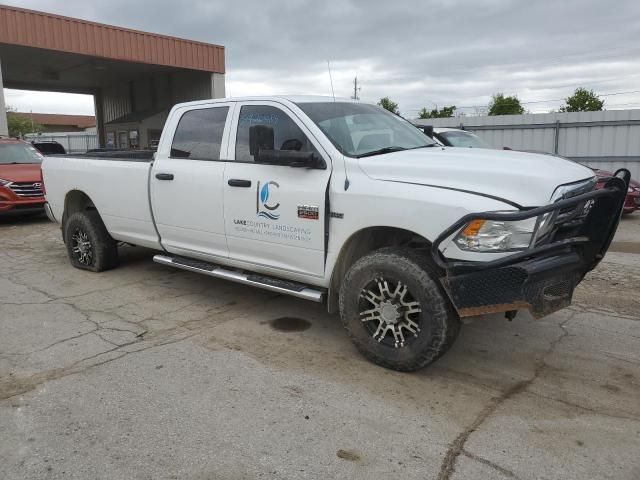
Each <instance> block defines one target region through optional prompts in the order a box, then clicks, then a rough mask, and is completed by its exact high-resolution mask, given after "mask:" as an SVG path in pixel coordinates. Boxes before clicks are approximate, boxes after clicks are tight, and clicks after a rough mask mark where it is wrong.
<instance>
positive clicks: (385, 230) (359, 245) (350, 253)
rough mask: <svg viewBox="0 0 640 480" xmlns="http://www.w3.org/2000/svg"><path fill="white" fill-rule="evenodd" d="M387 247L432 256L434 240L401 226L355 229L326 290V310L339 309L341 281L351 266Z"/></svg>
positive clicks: (344, 247)
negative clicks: (410, 250)
mask: <svg viewBox="0 0 640 480" xmlns="http://www.w3.org/2000/svg"><path fill="white" fill-rule="evenodd" d="M384 247H409V248H412V249H415V250H419V251H424V253H425V255H429V254H430V253H429V252H430V249H431V242H430V241H429V240H428V239H426V238H425V237H423V236H422V235H420V234H418V233H416V232H413V231H411V230H407V229H404V228H398V227H386V226H373V227H366V228H363V229H361V230H358V231H356V232H354V233H353V234H352V235H351V236H350V237H349V238H348V239H347V241H346V242H345V243H344V244H343V246H342V248H341V249H340V253H339V254H338V257H337V259H336V262H335V264H334V266H333V270H332V272H331V281H330V282H329V289H328V292H327V310H328V311H329V313H335V312H337V311H338V292H339V291H340V284H341V283H342V280H343V278H344V276H345V274H346V273H347V271H348V270H349V268H350V267H351V265H353V264H354V263H355V262H356V261H357V260H359V259H360V258H362V257H363V256H364V255H366V254H368V253H370V252H373V251H375V250H378V249H380V248H384Z"/></svg>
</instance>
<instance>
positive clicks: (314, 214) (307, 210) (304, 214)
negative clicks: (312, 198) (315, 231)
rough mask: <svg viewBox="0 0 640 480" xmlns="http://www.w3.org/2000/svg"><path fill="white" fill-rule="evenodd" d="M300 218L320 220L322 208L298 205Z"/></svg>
mask: <svg viewBox="0 0 640 480" xmlns="http://www.w3.org/2000/svg"><path fill="white" fill-rule="evenodd" d="M298 218H306V219H308V220H318V219H319V218H320V208H319V207H313V206H311V205H298Z"/></svg>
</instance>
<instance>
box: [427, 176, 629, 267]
mask: <svg viewBox="0 0 640 480" xmlns="http://www.w3.org/2000/svg"><path fill="white" fill-rule="evenodd" d="M630 180H631V173H630V172H629V170H627V169H624V168H622V169H619V170H617V171H616V173H615V174H614V176H613V177H609V178H608V179H606V183H605V185H604V187H603V188H601V189H598V190H593V191H590V192H588V193H583V194H581V195H577V196H575V197H572V198H568V199H565V200H559V201H557V202H555V203H552V204H549V205H545V206H543V207H536V208H530V209H525V210H521V211H518V212H481V213H470V214H468V215H465V216H464V217H462V218H460V219H459V220H458V221H457V222H455V223H454V224H453V225H451V226H450V227H449V228H447V229H446V230H445V231H444V232H442V233H441V234H440V235H439V236H438V238H436V239H435V241H434V242H433V244H432V246H431V255H432V257H433V260H434V261H435V263H436V264H437V265H438V266H439V267H440V268H442V269H443V270H444V271H445V272H446V273H447V274H457V273H463V272H473V271H482V270H486V269H492V268H499V267H504V266H508V265H511V264H514V263H516V262H520V261H524V260H526V259H530V258H533V257H543V256H545V255H552V254H554V253H557V252H558V251H561V250H567V249H570V247H574V246H579V248H580V250H581V254H582V255H581V256H582V260H583V262H584V263H583V265H584V267H585V268H584V273H586V272H588V271H590V270H592V269H593V268H594V267H595V266H596V265H597V264H598V263H599V262H600V260H602V258H603V257H604V255H605V253H606V252H607V250H608V248H609V245H610V244H611V241H612V240H613V236H614V235H615V232H616V229H617V228H618V223H619V222H620V217H621V215H622V208H623V205H624V201H625V197H626V194H627V189H628V188H629V182H630ZM590 201H593V203H592V204H591V206H590V209H589V211H588V213H587V214H586V218H585V219H584V221H582V222H581V224H580V226H579V227H578V229H577V232H576V233H575V234H574V235H572V236H571V237H569V238H563V239H559V240H554V239H553V238H548V239H547V240H546V241H545V242H542V243H540V244H534V245H532V246H530V247H529V248H528V249H527V250H523V251H518V252H517V253H514V254H512V255H507V256H505V257H501V258H499V259H496V260H491V261H488V262H475V261H464V260H450V259H447V258H446V257H444V255H443V254H442V253H441V252H440V245H441V244H442V242H444V241H445V240H446V239H448V238H450V237H451V236H452V235H454V234H455V233H457V232H458V231H459V230H460V229H461V228H463V227H464V226H465V225H467V224H468V223H469V222H470V221H472V220H476V219H482V220H498V221H518V220H527V219H529V218H533V217H539V216H541V215H544V214H546V213H548V212H554V218H562V216H561V212H562V211H563V210H567V209H569V208H570V207H577V206H578V205H580V204H585V205H586V204H587V202H590ZM563 220H564V221H566V218H565V219H563ZM534 234H535V233H534Z"/></svg>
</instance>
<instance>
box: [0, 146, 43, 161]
mask: <svg viewBox="0 0 640 480" xmlns="http://www.w3.org/2000/svg"><path fill="white" fill-rule="evenodd" d="M12 163H42V155H40V153H38V151H37V150H36V149H35V148H33V147H32V146H31V145H26V144H24V143H0V165H8V164H12Z"/></svg>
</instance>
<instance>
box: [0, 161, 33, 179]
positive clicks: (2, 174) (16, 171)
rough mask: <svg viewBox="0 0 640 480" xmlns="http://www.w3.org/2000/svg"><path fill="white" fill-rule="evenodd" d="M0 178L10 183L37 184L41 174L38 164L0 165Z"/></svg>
mask: <svg viewBox="0 0 640 480" xmlns="http://www.w3.org/2000/svg"><path fill="white" fill-rule="evenodd" d="M0 178H2V179H3V180H9V181H10V182H39V181H42V172H41V171H40V164H39V163H17V164H12V165H3V164H0Z"/></svg>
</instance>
